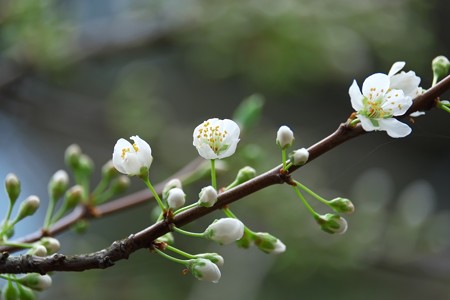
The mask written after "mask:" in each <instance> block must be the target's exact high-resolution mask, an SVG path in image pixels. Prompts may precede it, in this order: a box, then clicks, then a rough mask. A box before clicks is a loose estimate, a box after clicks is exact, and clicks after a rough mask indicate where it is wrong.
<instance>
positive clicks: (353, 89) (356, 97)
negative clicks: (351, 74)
mask: <svg viewBox="0 0 450 300" xmlns="http://www.w3.org/2000/svg"><path fill="white" fill-rule="evenodd" d="M348 94H349V95H350V101H351V103H352V107H353V109H354V110H355V111H360V110H362V109H363V108H364V105H363V99H364V96H363V95H362V94H361V91H360V89H359V86H358V83H356V80H353V83H352V85H351V86H350V88H349V89H348Z"/></svg>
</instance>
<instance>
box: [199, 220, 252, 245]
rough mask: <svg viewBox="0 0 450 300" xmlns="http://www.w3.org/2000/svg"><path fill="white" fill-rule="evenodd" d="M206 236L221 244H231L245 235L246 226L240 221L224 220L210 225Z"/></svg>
mask: <svg viewBox="0 0 450 300" xmlns="http://www.w3.org/2000/svg"><path fill="white" fill-rule="evenodd" d="M204 235H205V237H206V238H208V239H210V240H212V241H215V242H217V243H219V244H222V245H227V244H231V243H233V242H235V241H237V240H239V239H240V238H242V236H243V235H244V224H243V223H242V222H241V221H239V220H238V219H234V218H222V219H219V220H215V221H214V222H213V223H212V224H211V225H209V226H208V228H206V230H205V232H204Z"/></svg>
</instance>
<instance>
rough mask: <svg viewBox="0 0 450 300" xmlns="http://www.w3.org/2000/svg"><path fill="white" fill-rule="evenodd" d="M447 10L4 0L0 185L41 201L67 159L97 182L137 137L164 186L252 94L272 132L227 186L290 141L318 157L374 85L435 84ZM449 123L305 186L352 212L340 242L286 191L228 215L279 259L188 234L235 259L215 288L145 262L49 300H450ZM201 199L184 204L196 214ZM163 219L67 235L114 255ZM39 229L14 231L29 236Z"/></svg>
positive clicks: (72, 282)
mask: <svg viewBox="0 0 450 300" xmlns="http://www.w3.org/2000/svg"><path fill="white" fill-rule="evenodd" d="M449 13H450V3H449V2H448V1H447V0H432V1H420V0H391V1H373V0H372V1H371V0H359V1H355V0H342V1H335V0H314V1H311V0H278V1H269V0H253V1H250V0H248V1H238V0H229V1H215V0H210V1H206V0H165V1H161V0H96V1H90V0H60V1H57V0H38V1H32V0H0V137H1V139H0V154H1V155H0V178H4V177H5V176H6V174H7V173H9V172H13V173H15V174H17V175H18V176H19V178H20V179H21V180H22V187H23V194H22V196H21V199H23V198H25V197H26V196H27V195H29V194H37V195H38V196H40V197H41V200H42V201H43V203H44V204H45V202H46V199H47V198H46V189H47V188H46V185H47V182H48V178H49V177H50V176H51V175H52V174H53V173H54V172H55V171H56V170H58V169H61V168H64V165H63V152H64V150H65V148H66V147H67V146H68V145H70V144H71V143H77V144H79V145H80V146H81V147H82V148H83V151H84V152H86V153H87V154H89V155H91V157H92V158H93V159H94V161H95V163H96V165H97V167H98V168H100V167H101V165H102V164H103V163H104V162H105V161H107V160H108V159H110V157H111V153H112V148H113V146H114V143H115V142H116V140H117V139H118V138H119V137H129V136H131V135H135V134H137V135H139V136H141V137H142V138H144V139H145V140H147V141H149V142H150V144H151V146H152V149H153V153H154V158H155V160H154V163H153V165H152V168H151V173H150V176H151V179H152V181H153V182H158V181H161V180H163V179H164V178H166V177H167V176H168V175H170V174H172V173H173V172H175V171H176V170H178V169H179V168H180V167H181V166H183V164H186V163H187V162H189V161H190V160H192V159H193V158H195V157H196V156H197V152H196V150H195V149H194V147H192V146H191V144H192V131H193V129H194V128H195V126H197V125H198V124H199V123H200V122H202V121H203V120H205V119H208V118H210V117H219V118H230V117H231V116H232V113H233V111H234V109H235V108H236V107H237V106H238V105H239V103H240V102H241V101H242V99H244V98H246V97H248V96H249V95H251V94H253V93H255V92H257V93H260V94H261V95H263V96H264V97H265V99H266V101H265V107H264V111H263V115H262V118H261V120H260V122H259V123H258V124H257V126H255V127H254V128H252V129H251V130H249V131H248V132H246V134H245V136H243V137H242V138H241V142H240V144H239V146H238V152H237V154H236V155H235V156H233V157H231V158H230V159H227V160H226V162H227V164H228V168H229V172H228V173H226V174H220V175H219V184H220V185H223V186H225V185H227V184H228V183H229V182H231V181H232V179H233V177H234V174H235V173H236V172H237V170H238V169H239V168H240V167H243V166H245V165H251V166H253V167H254V168H255V169H256V170H257V171H258V172H259V173H262V172H264V171H265V170H268V169H270V168H272V167H274V166H275V165H277V164H278V163H279V160H280V154H279V151H278V149H277V147H276V145H275V143H274V141H275V134H276V131H277V129H278V127H279V126H281V125H288V126H290V127H291V128H292V129H293V130H294V132H295V136H296V143H295V147H307V146H309V145H312V144H313V143H315V142H317V141H318V140H320V139H321V138H323V137H325V136H326V135H327V134H329V133H331V132H332V131H334V129H335V128H336V127H337V126H338V124H339V123H340V122H344V121H345V120H346V118H347V117H348V116H349V114H350V113H351V112H352V109H351V105H350V101H349V97H348V88H349V86H350V84H351V82H352V80H353V79H356V80H357V81H358V83H359V84H360V85H361V84H362V81H363V80H364V78H366V77H367V76H368V75H370V74H372V73H375V72H388V70H389V68H390V66H391V65H392V63H394V62H395V61H398V60H404V61H406V62H407V65H406V70H410V69H412V70H414V71H415V72H416V73H417V74H418V75H419V76H420V77H421V78H422V87H424V88H427V87H429V84H430V82H431V69H430V62H431V60H432V59H433V58H434V57H435V56H437V55H440V54H443V55H446V56H449V55H450V31H449V30H448V21H447V20H448V15H449ZM443 98H444V99H449V98H450V93H448V92H447V93H446V94H445V95H444V96H443ZM448 122H449V116H448V115H447V114H445V113H444V112H442V111H432V112H430V113H427V115H426V116H424V117H420V118H418V119H416V122H415V124H414V125H412V127H413V128H414V130H413V133H412V134H411V135H410V136H408V137H407V138H404V139H400V140H395V139H391V138H389V137H388V136H387V135H386V134H385V133H375V134H370V135H365V136H362V137H360V138H358V139H356V140H353V141H350V142H348V143H345V144H344V145H342V146H340V147H338V148H337V149H335V150H333V151H331V152H329V153H327V154H326V155H324V156H323V157H320V158H319V159H317V160H316V161H314V163H312V164H310V165H308V166H306V167H305V168H302V169H301V170H300V171H298V172H296V173H295V175H294V177H295V178H296V179H298V180H299V181H301V182H303V183H304V184H306V185H308V186H309V187H311V188H312V189H314V190H315V191H317V192H319V193H320V194H322V195H323V196H326V197H329V198H334V197H337V196H343V197H348V198H350V199H352V200H353V201H354V203H355V205H356V209H357V210H356V212H355V214H353V215H352V216H350V217H348V218H347V219H348V222H349V230H348V231H347V233H346V234H345V235H342V236H331V235H328V234H326V233H323V232H322V231H320V229H319V228H318V226H317V225H316V224H315V222H314V221H313V219H312V218H311V217H310V216H309V215H308V214H307V213H306V210H305V208H304V207H303V206H302V205H301V203H300V201H299V200H298V199H297V198H296V196H295V195H294V193H293V192H292V191H291V190H290V189H289V188H287V187H284V186H274V187H270V188H268V189H266V190H264V191H261V192H258V193H256V194H254V195H252V196H250V197H248V198H246V199H244V200H242V201H239V202H237V203H236V204H234V205H233V206H232V208H233V211H235V212H236V213H237V214H238V215H239V216H240V217H241V219H242V220H243V221H244V223H246V224H247V225H248V226H250V227H251V228H252V229H253V230H255V231H268V232H270V233H272V234H273V235H275V236H277V237H279V238H280V239H281V240H282V241H283V242H284V243H285V244H286V245H287V251H286V253H284V254H283V255H279V256H270V255H265V254H263V253H261V252H259V251H258V250H257V249H254V248H252V249H250V250H242V249H238V248H237V247H236V246H234V245H232V246H228V247H219V246H217V245H212V244H211V243H208V242H206V241H196V240H195V241H193V240H192V239H187V238H183V237H179V238H178V239H177V245H178V246H179V247H180V248H182V249H184V250H185V251H188V252H192V253H199V252H207V251H217V252H219V253H220V254H222V255H223V256H224V258H225V266H224V267H223V268H222V279H221V281H220V282H219V283H218V284H210V283H205V282H199V281H197V280H196V279H195V278H193V277H192V276H190V275H188V276H183V275H182V274H181V268H180V267H179V266H178V265H175V264H173V263H171V262H168V261H166V260H164V259H162V258H161V257H159V256H157V255H152V254H150V253H149V252H148V251H145V250H142V251H140V252H138V253H136V254H134V255H132V256H131V257H130V259H129V260H128V261H122V262H119V263H117V265H116V266H115V267H113V268H110V269H107V270H94V271H89V272H83V273H58V274H55V275H54V276H53V279H54V287H52V288H51V289H50V290H49V291H46V292H45V293H44V294H42V297H41V298H43V299H61V298H63V297H64V299H66V300H69V299H81V298H83V299H124V298H126V299H143V298H149V299H156V298H158V299H211V298H214V299H219V300H220V299H246V300H248V299H278V298H283V299H302V298H308V299H330V298H333V299H347V300H349V299H362V298H364V299H424V298H425V297H427V298H433V299H448V298H449V296H450V284H449V283H450V248H449V244H450V243H449V242H450V211H449V209H450V204H449V201H448V200H449V196H448V183H449V178H450V177H449V168H450V154H449V149H450V129H449V128H450V126H448ZM99 173H100V172H99V170H98V169H97V171H96V173H95V178H94V179H95V181H96V180H98V179H99ZM132 183H133V186H132V188H131V190H139V189H141V188H143V185H142V184H141V183H140V182H139V180H138V179H132ZM206 184H207V181H206V180H205V181H201V182H198V183H196V184H195V185H192V186H190V187H188V188H187V189H186V192H187V193H188V195H189V197H190V198H191V200H192V201H193V200H194V199H195V197H196V195H197V193H198V191H199V189H200V188H201V187H202V186H204V185H206ZM0 197H1V199H3V201H1V204H0V208H1V210H2V211H5V209H6V203H7V201H6V200H5V199H6V194H4V193H3V194H0ZM314 207H315V208H316V209H317V210H318V211H320V212H321V213H325V212H328V211H327V210H326V209H325V207H323V206H320V205H316V204H315V203H314ZM42 211H44V209H42ZM150 211H151V206H150V205H144V206H143V207H139V208H133V209H130V210H128V211H126V212H123V213H121V214H117V215H114V216H111V217H108V218H105V219H100V220H95V221H93V222H91V223H90V229H89V231H88V232H87V233H86V234H84V235H81V236H78V235H77V234H75V233H73V232H67V233H64V234H63V235H61V236H59V238H60V239H61V241H62V243H63V247H62V249H61V251H62V252H63V253H67V254H73V253H85V252H92V251H96V250H99V249H102V248H105V247H107V246H109V245H110V244H111V243H112V241H114V240H117V239H121V238H124V237H126V236H128V235H129V234H130V233H133V232H137V231H140V230H141V229H143V228H145V227H146V226H148V225H149V224H150V223H151V220H150V217H149V215H150ZM41 213H43V212H41ZM220 216H221V215H220V214H219V213H217V214H216V215H213V216H209V217H208V218H204V219H203V220H201V221H199V222H197V223H196V224H192V225H190V226H189V228H190V229H191V230H195V231H201V230H202V229H203V228H204V227H205V226H207V224H209V223H210V222H211V221H212V220H213V219H214V218H215V217H216V218H217V217H220ZM42 218H43V216H42V215H41V216H38V217H35V218H34V219H30V220H26V221H24V222H22V223H21V224H19V226H18V228H17V235H18V236H19V235H21V234H26V233H28V232H30V231H35V230H37V229H38V228H39V227H40V226H41V224H42ZM177 237H178V236H177Z"/></svg>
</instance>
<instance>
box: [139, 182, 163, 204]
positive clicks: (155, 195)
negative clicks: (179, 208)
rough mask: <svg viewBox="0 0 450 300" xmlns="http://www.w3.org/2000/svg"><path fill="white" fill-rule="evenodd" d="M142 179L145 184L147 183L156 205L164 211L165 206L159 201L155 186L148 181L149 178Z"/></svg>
mask: <svg viewBox="0 0 450 300" xmlns="http://www.w3.org/2000/svg"><path fill="white" fill-rule="evenodd" d="M143 180H144V182H145V184H146V185H147V187H148V189H149V190H150V192H152V194H153V196H154V197H155V200H156V202H158V205H159V207H160V208H161V210H162V211H164V210H165V209H166V208H165V206H164V204H163V202H162V201H161V198H159V195H158V193H157V192H156V190H155V188H154V187H153V185H152V184H151V183H150V180H149V179H148V177H147V178H143Z"/></svg>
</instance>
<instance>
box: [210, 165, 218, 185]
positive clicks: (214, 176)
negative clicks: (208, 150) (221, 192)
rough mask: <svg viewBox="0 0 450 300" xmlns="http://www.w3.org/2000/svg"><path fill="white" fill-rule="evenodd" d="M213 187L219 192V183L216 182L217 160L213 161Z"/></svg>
mask: <svg viewBox="0 0 450 300" xmlns="http://www.w3.org/2000/svg"><path fill="white" fill-rule="evenodd" d="M211 185H212V187H213V188H214V189H216V190H217V181H216V160H215V159H211Z"/></svg>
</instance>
